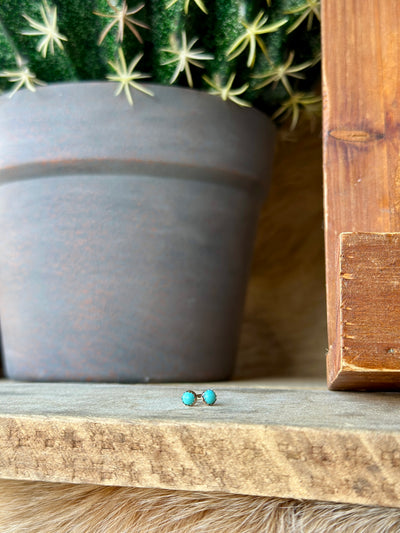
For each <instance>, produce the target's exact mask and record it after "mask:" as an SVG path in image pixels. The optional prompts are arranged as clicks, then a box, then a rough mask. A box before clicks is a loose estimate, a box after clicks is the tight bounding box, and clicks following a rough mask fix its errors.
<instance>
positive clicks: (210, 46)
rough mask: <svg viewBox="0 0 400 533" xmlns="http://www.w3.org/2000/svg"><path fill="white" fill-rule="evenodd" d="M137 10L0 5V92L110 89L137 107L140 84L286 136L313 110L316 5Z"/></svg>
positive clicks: (105, 1)
mask: <svg viewBox="0 0 400 533" xmlns="http://www.w3.org/2000/svg"><path fill="white" fill-rule="evenodd" d="M137 1H139V2H140V0H135V1H134V2H132V1H131V0H1V1H0V90H6V91H9V94H10V95H13V94H14V93H15V92H16V91H17V90H19V89H20V88H22V87H25V88H27V89H29V90H31V91H34V90H36V87H37V86H38V85H40V84H42V83H51V82H59V81H77V80H102V79H108V80H110V81H112V82H116V83H118V86H117V90H116V92H117V93H120V92H124V93H125V95H126V97H127V99H128V102H129V103H130V104H133V98H132V91H133V90H134V89H135V90H142V91H143V92H146V93H147V94H151V92H150V91H149V90H148V89H147V88H146V87H145V86H143V85H141V83H140V82H139V81H138V80H141V79H144V78H149V79H151V80H152V81H153V82H155V83H160V84H167V85H168V84H178V85H181V86H188V87H195V88H198V89H203V90H207V91H209V92H210V93H211V94H214V95H217V96H220V97H221V98H222V99H224V100H231V101H233V102H235V103H236V104H238V105H243V106H250V105H254V106H255V107H257V108H259V109H260V110H262V111H264V112H266V113H267V114H269V115H270V116H272V117H273V118H277V119H281V120H284V121H289V124H290V127H291V128H292V129H293V128H294V127H295V126H296V124H297V121H298V118H299V115H300V112H301V111H302V110H303V109H307V110H308V111H310V112H314V111H316V110H317V109H318V106H319V103H320V97H319V96H318V94H317V93H314V92H313V89H314V87H315V86H316V85H317V84H318V79H319V64H318V63H319V56H320V52H319V48H320V39H319V1H320V0H143V2H142V3H137ZM136 67H138V68H139V70H140V72H139V71H137V70H136ZM142 71H143V72H145V73H146V74H142Z"/></svg>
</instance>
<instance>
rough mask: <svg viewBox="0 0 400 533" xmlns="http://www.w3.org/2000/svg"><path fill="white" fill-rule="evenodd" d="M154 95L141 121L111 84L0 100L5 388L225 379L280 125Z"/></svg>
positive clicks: (212, 103) (170, 91)
mask: <svg viewBox="0 0 400 533" xmlns="http://www.w3.org/2000/svg"><path fill="white" fill-rule="evenodd" d="M151 89H152V90H153V91H154V93H155V97H154V99H150V98H148V97H146V96H142V95H139V96H138V97H137V98H136V99H135V106H134V108H133V109H131V108H130V107H129V106H128V105H127V102H126V101H125V100H124V99H122V98H115V97H114V96H113V94H112V90H111V91H110V84H108V83H80V84H59V85H53V86H49V87H46V88H44V89H41V90H39V91H37V93H35V94H31V93H29V92H27V91H23V92H21V93H20V94H17V95H15V97H14V98H13V100H10V101H7V102H5V101H4V98H3V99H2V100H1V103H0V138H1V139H2V141H3V139H4V141H5V142H2V145H1V148H0V168H1V175H0V181H1V185H0V227H1V239H0V320H1V335H2V348H3V358H4V366H5V371H6V374H7V376H8V377H10V378H12V379H23V380H41V381H48V380H52V381H60V380H63V381H65V380H67V381H82V380H91V381H105V382H138V381H208V380H221V379H227V378H229V377H230V375H231V373H232V370H233V365H234V359H235V354H236V351H237V346H238V336H239V332H240V322H241V317H242V311H243V304H244V297H245V288H246V280H247V273H248V266H249V259H250V257H251V250H252V245H253V239H254V232H255V227H256V222H257V215H258V210H259V206H260V201H261V199H262V195H263V191H264V190H265V187H266V183H267V180H268V175H269V167H270V163H271V157H272V137H273V127H272V126H271V124H270V122H269V121H268V119H266V118H265V117H264V116H263V115H261V114H260V113H258V112H256V111H251V112H249V111H248V110H246V111H244V110H242V109H236V108H235V107H233V106H230V105H229V104H226V103H223V102H221V101H219V100H217V99H215V98H213V97H211V96H209V95H206V94H203V93H198V92H196V91H189V90H185V89H176V88H169V87H157V86H151ZM225 141H226V142H228V146H226V145H225ZM256 144H257V145H258V146H256Z"/></svg>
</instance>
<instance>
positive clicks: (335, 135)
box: [322, 0, 400, 389]
mask: <svg viewBox="0 0 400 533" xmlns="http://www.w3.org/2000/svg"><path fill="white" fill-rule="evenodd" d="M322 49H323V93H324V127H323V130H324V131H323V136H324V208H325V240H326V280H327V306H328V330H329V331H328V335H329V345H330V349H329V355H328V381H329V385H330V387H331V388H343V389H351V388H354V380H353V378H352V375H351V372H347V373H346V374H345V375H342V374H343V361H342V357H343V350H342V345H343V339H342V337H341V328H340V324H339V317H340V276H339V272H338V257H339V235H340V234H341V233H342V232H396V231H400V2H399V1H398V0H363V1H362V2H360V0H334V1H332V0H322ZM399 298H400V296H399ZM371 305H373V301H372V302H371ZM365 357H366V358H368V354H365ZM375 362H376V361H375ZM399 370H400V367H399ZM363 376H364V378H363V379H364V388H370V387H371V383H373V382H374V380H375V381H376V380H378V379H379V368H378V367H376V368H373V367H371V368H370V372H365V373H364V374H363ZM393 379H394V378H393ZM396 379H398V380H399V383H400V375H399V377H398V378H396ZM362 381H363V380H362V379H361V381H360V380H358V387H357V388H359V387H362V386H363V383H362Z"/></svg>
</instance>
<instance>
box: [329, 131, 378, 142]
mask: <svg viewBox="0 0 400 533" xmlns="http://www.w3.org/2000/svg"><path fill="white" fill-rule="evenodd" d="M329 135H330V136H331V137H333V138H334V139H338V140H339V141H344V142H351V143H365V142H371V141H377V140H379V139H382V138H383V134H381V133H376V132H371V131H365V130H331V131H330V132H329Z"/></svg>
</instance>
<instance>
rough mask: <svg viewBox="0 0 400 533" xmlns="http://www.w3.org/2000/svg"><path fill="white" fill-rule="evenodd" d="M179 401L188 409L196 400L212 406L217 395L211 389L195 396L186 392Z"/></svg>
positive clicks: (193, 393)
mask: <svg viewBox="0 0 400 533" xmlns="http://www.w3.org/2000/svg"><path fill="white" fill-rule="evenodd" d="M181 399H182V402H183V403H184V404H185V405H187V406H189V407H192V406H193V405H194V404H195V403H196V402H197V400H200V399H201V400H203V402H204V403H205V404H207V405H214V404H215V402H216V401H217V395H216V394H215V392H214V391H213V390H212V389H207V390H205V391H204V392H202V393H201V394H196V393H195V392H193V391H192V390H187V391H186V392H184V393H183V394H182V397H181Z"/></svg>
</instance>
